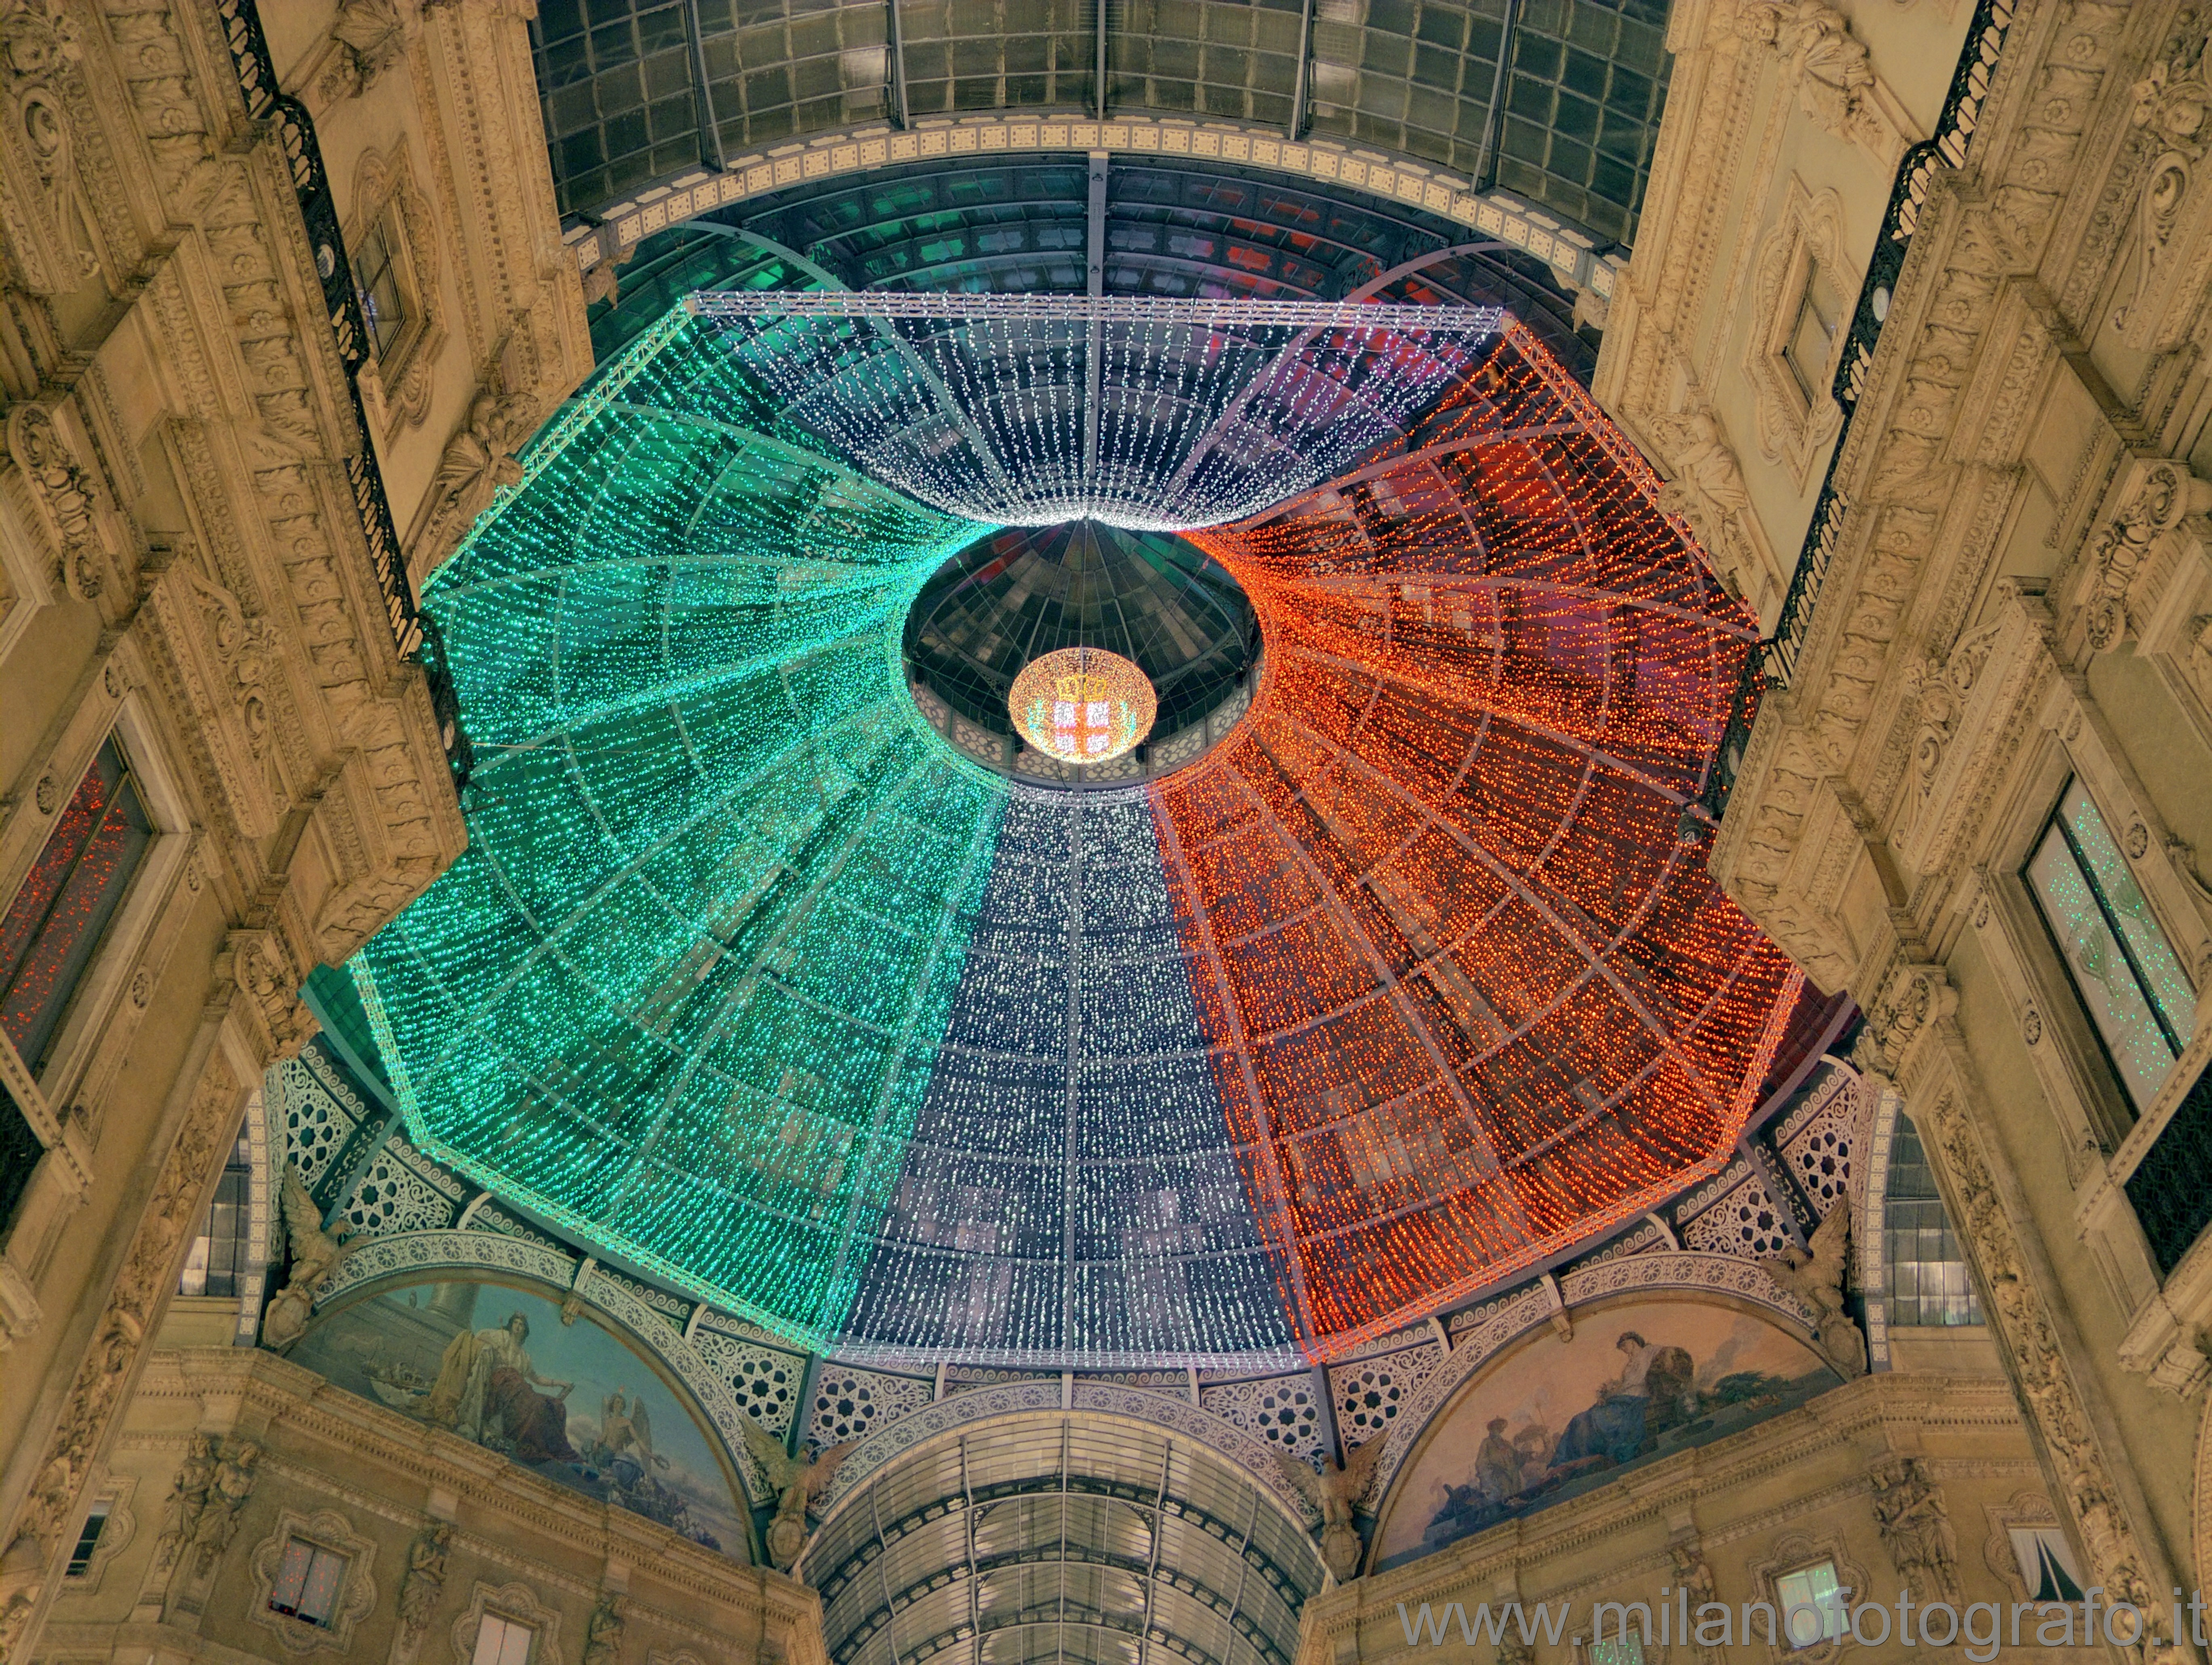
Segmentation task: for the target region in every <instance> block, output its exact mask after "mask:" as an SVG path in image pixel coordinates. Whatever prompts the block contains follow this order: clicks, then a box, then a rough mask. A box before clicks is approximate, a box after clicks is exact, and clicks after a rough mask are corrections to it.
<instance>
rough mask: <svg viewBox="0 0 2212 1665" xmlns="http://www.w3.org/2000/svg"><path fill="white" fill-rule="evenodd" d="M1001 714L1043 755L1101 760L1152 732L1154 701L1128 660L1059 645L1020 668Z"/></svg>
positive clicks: (1100, 650) (1066, 760)
mask: <svg viewBox="0 0 2212 1665" xmlns="http://www.w3.org/2000/svg"><path fill="white" fill-rule="evenodd" d="M1006 711H1007V714H1008V715H1010V716H1011V717H1012V718H1013V719H1014V728H1015V730H1017V731H1018V733H1019V734H1020V735H1021V736H1022V738H1023V739H1024V740H1026V741H1028V742H1029V743H1030V745H1032V746H1034V747H1036V748H1037V750H1039V751H1040V752H1042V753H1043V754H1045V755H1046V756H1047V757H1055V758H1058V759H1059V760H1060V761H1061V762H1062V763H1105V762H1108V761H1110V760H1112V759H1115V758H1117V757H1119V756H1121V754H1123V753H1124V752H1127V751H1130V750H1132V749H1133V748H1135V746H1136V744H1137V742H1139V741H1140V740H1142V739H1143V738H1144V737H1145V736H1146V735H1148V734H1150V733H1152V722H1153V719H1154V718H1155V717H1158V715H1159V711H1160V702H1159V699H1158V697H1157V696H1156V695H1155V694H1154V693H1152V679H1151V678H1150V677H1148V676H1146V675H1145V673H1144V672H1143V671H1141V670H1139V669H1137V667H1136V664H1135V663H1134V662H1133V661H1131V660H1128V659H1124V658H1123V657H1121V655H1120V654H1118V653H1109V652H1108V651H1106V650H1105V649H1104V648H1098V647H1064V648H1061V649H1060V651H1057V652H1055V653H1048V654H1046V655H1044V657H1042V658H1038V659H1032V660H1030V662H1029V663H1028V664H1026V665H1024V666H1023V667H1022V671H1021V675H1018V676H1017V677H1015V678H1014V687H1013V692H1012V693H1010V694H1008V695H1007V696H1006Z"/></svg>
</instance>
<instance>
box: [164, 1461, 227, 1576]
mask: <svg viewBox="0 0 2212 1665" xmlns="http://www.w3.org/2000/svg"><path fill="white" fill-rule="evenodd" d="M215 1463H216V1445H215V1440H214V1439H213V1438H211V1437H210V1436H209V1435H207V1434H194V1435H193V1436H192V1438H191V1444H189V1445H187V1446H186V1447H185V1460H184V1462H182V1463H181V1464H180V1465H179V1467H178V1469H177V1479H176V1483H175V1484H174V1485H173V1486H171V1487H170V1489H169V1500H168V1502H167V1504H165V1505H162V1514H161V1545H160V1553H161V1559H162V1560H163V1561H164V1562H173V1561H174V1560H175V1559H177V1554H178V1552H179V1551H180V1550H181V1549H182V1548H183V1547H185V1545H186V1544H188V1543H190V1542H191V1541H192V1536H193V1535H194V1534H195V1533H196V1532H197V1531H198V1530H199V1524H200V1516H201V1514H202V1512H203V1511H205V1509H206V1508H207V1500H208V1487H209V1486H210V1485H212V1484H213V1483H214V1481H215Z"/></svg>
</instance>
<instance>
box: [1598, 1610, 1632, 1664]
mask: <svg viewBox="0 0 2212 1665" xmlns="http://www.w3.org/2000/svg"><path fill="white" fill-rule="evenodd" d="M1620 1632H1621V1633H1620V1636H1619V1637H1617V1638H1613V1637H1608V1638H1607V1639H1606V1640H1604V1641H1602V1642H1593V1643H1591V1644H1590V1646H1589V1656H1590V1665H1644V1638H1642V1637H1640V1636H1638V1634H1637V1633H1636V1632H1634V1631H1632V1630H1630V1629H1629V1628H1628V1625H1627V1621H1626V1620H1623V1621H1622V1623H1621V1627H1620Z"/></svg>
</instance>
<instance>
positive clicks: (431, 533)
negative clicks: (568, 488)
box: [408, 388, 533, 571]
mask: <svg viewBox="0 0 2212 1665" xmlns="http://www.w3.org/2000/svg"><path fill="white" fill-rule="evenodd" d="M532 426H533V424H532V409H531V405H530V402H529V401H528V400H527V399H524V398H521V397H516V396H513V395H502V394H499V393H495V392H494V391H492V390H491V389H489V388H483V389H480V390H479V391H477V396H476V397H475V399H474V400H472V401H471V403H470V405H469V414H468V416H467V417H466V419H465V421H463V422H462V423H461V426H460V427H459V429H458V430H457V431H456V432H455V433H454V434H453V438H452V439H448V440H447V442H446V454H445V455H444V456H443V457H441V458H440V459H439V461H438V472H437V475H436V476H435V478H434V479H433V480H432V481H431V482H430V489H429V491H428V493H426V494H425V495H424V498H423V500H422V512H421V514H420V516H419V517H418V518H417V519H416V528H415V531H414V534H413V535H412V536H410V538H409V539H408V554H409V559H410V562H412V563H413V564H414V565H415V566H416V567H417V568H418V570H422V571H428V569H429V568H431V567H433V566H435V565H436V564H437V563H438V562H439V561H441V560H443V559H444V558H445V557H446V555H447V554H449V553H450V552H451V551H452V549H453V545H454V544H456V543H458V542H459V541H460V538H461V536H462V534H463V533H465V532H466V531H467V530H468V529H469V527H470V526H471V524H474V523H475V520H476V518H477V516H478V515H479V514H482V513H483V512H484V510H485V509H486V508H488V507H489V506H490V504H491V500H492V496H493V494H494V493H495V492H497V491H498V490H499V488H500V487H501V486H505V485H509V484H512V483H513V482H514V481H518V480H520V479H521V477H522V468H521V465H520V463H517V462H516V461H515V460H514V452H515V451H516V449H517V448H519V447H520V445H521V444H522V442H523V441H524V440H526V439H528V438H529V437H530V432H531V428H532Z"/></svg>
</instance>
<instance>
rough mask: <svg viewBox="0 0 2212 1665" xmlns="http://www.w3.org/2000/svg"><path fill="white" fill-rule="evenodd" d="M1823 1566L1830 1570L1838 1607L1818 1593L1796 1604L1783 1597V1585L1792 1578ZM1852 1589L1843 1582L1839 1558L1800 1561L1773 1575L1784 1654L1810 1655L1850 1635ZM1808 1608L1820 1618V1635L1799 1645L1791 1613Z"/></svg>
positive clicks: (1830, 1581)
mask: <svg viewBox="0 0 2212 1665" xmlns="http://www.w3.org/2000/svg"><path fill="white" fill-rule="evenodd" d="M1823 1567H1825V1568H1826V1569H1827V1573H1828V1580H1829V1586H1830V1590H1831V1591H1832V1593H1833V1594H1834V1595H1835V1596H1836V1597H1837V1601H1836V1604H1835V1606H1833V1607H1829V1606H1827V1605H1826V1603H1825V1602H1824V1601H1822V1600H1821V1599H1820V1595H1819V1594H1818V1593H1815V1594H1814V1597H1813V1599H1812V1600H1811V1601H1802V1602H1797V1603H1795V1604H1793V1603H1791V1602H1790V1601H1789V1600H1788V1598H1787V1597H1786V1596H1785V1595H1784V1593H1783V1589H1784V1585H1786V1584H1787V1583H1789V1582H1790V1580H1791V1579H1792V1578H1802V1577H1806V1575H1807V1574H1808V1573H1812V1572H1816V1571H1820V1569H1821V1568H1823ZM1849 1589H1850V1587H1849V1586H1848V1585H1846V1584H1845V1583H1844V1574H1843V1569H1842V1568H1841V1567H1840V1566H1838V1565H1837V1564H1836V1558H1835V1557H1834V1556H1832V1555H1823V1556H1821V1557H1820V1559H1818V1560H1813V1561H1804V1562H1800V1563H1799V1564H1798V1565H1795V1566H1792V1567H1789V1568H1787V1569H1785V1570H1784V1571H1780V1572H1778V1573H1776V1574H1775V1575H1774V1611H1775V1616H1776V1619H1777V1621H1778V1626H1779V1628H1780V1631H1781V1638H1782V1639H1781V1644H1780V1645H1781V1649H1782V1651H1783V1653H1784V1655H1795V1654H1802V1653H1809V1652H1810V1651H1812V1650H1814V1649H1815V1648H1820V1647H1824V1646H1826V1645H1827V1644H1830V1643H1834V1642H1840V1641H1842V1640H1844V1638H1847V1637H1848V1636H1850V1633H1851V1618H1850V1612H1851V1604H1850V1600H1849V1599H1848V1596H1849ZM1807 1608H1809V1609H1810V1610H1811V1611H1813V1612H1814V1613H1817V1614H1820V1634H1819V1635H1817V1636H1813V1637H1808V1638H1806V1639H1805V1640H1804V1641H1802V1642H1800V1641H1799V1640H1798V1639H1797V1635H1796V1632H1795V1631H1794V1630H1792V1629H1791V1628H1790V1614H1791V1613H1792V1612H1793V1611H1796V1610H1800V1609H1807Z"/></svg>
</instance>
